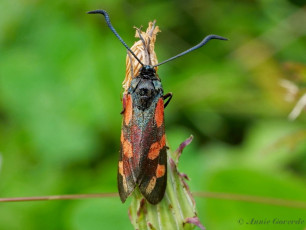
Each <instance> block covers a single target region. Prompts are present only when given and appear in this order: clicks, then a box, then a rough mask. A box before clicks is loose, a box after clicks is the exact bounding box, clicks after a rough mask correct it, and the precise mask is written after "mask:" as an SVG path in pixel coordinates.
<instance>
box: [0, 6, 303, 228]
mask: <svg viewBox="0 0 306 230" xmlns="http://www.w3.org/2000/svg"><path fill="white" fill-rule="evenodd" d="M0 8H1V14H0V157H1V160H0V161H1V166H0V167H1V169H0V197H14V196H41V195H55V194H81V193H101V192H116V191H117V185H116V173H117V159H118V154H119V139H120V138H119V136H120V126H121V115H120V114H119V112H120V111H121V108H122V105H121V101H120V95H121V93H122V87H121V83H122V81H123V79H124V75H125V56H126V51H125V49H124V47H123V46H122V45H121V44H120V43H119V41H118V40H117V39H116V38H115V37H114V35H113V34H112V33H111V32H110V30H109V29H108V28H107V27H106V23H105V22H104V20H103V18H102V16H101V15H87V14H85V13H86V11H89V10H95V9H99V8H100V9H105V10H107V11H108V12H109V14H110V16H111V19H112V22H113V25H114V26H115V28H116V29H117V31H118V32H119V34H120V35H121V36H122V37H123V38H124V40H125V41H126V42H127V44H129V45H130V46H132V44H133V42H134V41H135V38H134V34H135V31H134V29H133V26H138V27H139V26H141V25H143V26H144V27H145V28H146V26H147V23H148V22H149V21H151V20H153V19H156V20H157V24H158V25H159V26H160V29H161V30H162V33H160V34H159V35H158V37H157V42H156V53H157V55H158V59H159V60H160V61H162V60H165V59H166V58H169V57H171V56H173V55H175V54H177V53H179V52H181V51H183V50H186V49H187V48H190V47H191V46H193V45H194V44H197V43H198V42H199V41H200V40H201V39H202V38H203V37H204V36H205V35H208V34H218V35H221V36H224V37H227V38H229V39H230V40H229V41H228V42H223V41H216V40H213V41H211V42H210V43H208V44H207V45H206V46H205V47H203V48H201V49H199V50H197V51H194V52H193V53H191V54H188V55H186V56H184V57H182V58H180V59H177V60H175V61H173V62H171V63H168V64H166V65H163V66H161V67H160V68H159V76H160V77H161V79H162V83H163V86H164V90H165V92H173V94H174V97H173V99H172V101H171V103H170V105H169V106H168V107H167V109H166V111H165V123H166V134H167V137H168V141H169V145H170V147H171V149H173V150H174V149H176V148H177V147H178V145H179V144H180V143H181V142H182V141H183V140H185V139H186V138H187V137H189V135H190V134H193V135H194V141H193V143H192V144H191V145H190V146H188V148H186V150H185V151H184V153H183V155H182V158H181V161H180V165H179V169H180V170H181V171H182V172H184V173H186V174H188V175H189V177H190V178H191V181H190V182H189V185H190V187H191V190H192V191H210V192H223V193H235V194H244V195H255V196H265V197H275V198H283V199H289V200H300V201H304V202H305V201H306V196H305V194H306V185H305V179H306V154H305V153H306V142H305V140H306V130H305V128H306V123H305V122H306V113H305V112H302V113H301V115H300V116H298V117H297V119H295V120H294V121H290V120H289V119H288V115H289V114H290V112H291V110H292V109H293V108H294V106H295V104H296V103H297V101H298V100H299V98H300V97H301V96H302V95H303V94H304V93H305V92H306V90H305V86H306V84H305V82H306V67H305V63H306V55H305V49H306V39H305V36H306V23H305V22H306V10H305V1H302V0H301V1H298V0H271V1H265V0H244V1H243V0H240V1H229V0H220V1H213V0H191V1H183V0H176V1H162V0H157V1H140V0H134V1H132V0H130V1H129V0H116V1H115V0H112V1H111V0H107V1H98V0H90V1H84V0H77V1H50V0H49V1H39V0H23V1H22V0H19V1H17V0H1V2H0ZM196 201H197V206H198V214H199V217H200V219H201V220H202V222H203V224H204V226H206V228H207V229H208V230H214V229H217V230H218V229H227V230H231V229H233V230H234V229H304V227H305V226H306V215H305V209H298V208H289V207H282V206H272V205H267V204H260V203H247V202H241V201H228V200H220V199H211V198H199V197H196ZM128 203H129V200H128V201H127V202H126V204H124V205H122V204H121V202H120V200H119V198H100V199H87V200H73V201H49V202H23V203H1V204H0V229H1V230H2V229H4V230H7V229H8V230H11V229H13V230H14V229H31V230H32V229H44V230H49V229H65V230H66V229H67V230H68V229H69V230H71V229H73V230H74V229H76V230H83V229H91V230H95V229H132V225H131V224H130V223H129V219H128V215H127V208H128ZM252 218H256V219H270V220H273V219H274V218H279V219H281V220H291V219H299V218H301V219H303V220H304V224H302V225H280V224H274V225H271V224H270V225H257V226H256V225H255V226H254V225H252V226H250V225H247V224H239V223H238V221H239V220H241V219H242V220H243V221H245V222H247V221H249V220H251V219H252Z"/></svg>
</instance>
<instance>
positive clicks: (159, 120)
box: [155, 98, 164, 128]
mask: <svg viewBox="0 0 306 230" xmlns="http://www.w3.org/2000/svg"><path fill="white" fill-rule="evenodd" d="M155 121H156V125H157V128H159V127H160V126H161V125H162V124H163V123H164V101H163V99H162V98H159V100H158V102H157V105H156V109H155Z"/></svg>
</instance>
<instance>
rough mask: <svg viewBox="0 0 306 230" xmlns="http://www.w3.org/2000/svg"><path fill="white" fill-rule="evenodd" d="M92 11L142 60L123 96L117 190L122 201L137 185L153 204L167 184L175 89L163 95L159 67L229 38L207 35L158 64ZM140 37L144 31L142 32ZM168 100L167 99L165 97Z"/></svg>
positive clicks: (158, 199)
mask: <svg viewBox="0 0 306 230" xmlns="http://www.w3.org/2000/svg"><path fill="white" fill-rule="evenodd" d="M88 13H89V14H103V15H104V17H105V20H106V23H107V25H108V27H109V28H110V30H111V31H112V32H113V33H114V34H115V36H116V37H117V38H118V39H119V40H120V42H121V43H122V44H123V45H124V46H125V48H126V49H127V50H128V52H129V53H130V54H132V55H133V56H134V58H135V59H136V60H137V61H138V62H139V63H140V64H141V66H142V67H141V69H140V70H139V73H138V75H137V76H136V77H134V78H133V79H132V81H131V83H130V85H129V86H128V90H127V93H126V94H124V96H123V110H122V112H121V114H123V121H122V130H121V149H120V156H119V163H118V190H119V195H120V198H121V201H122V202H125V200H126V199H127V197H128V196H129V195H130V194H131V193H132V192H133V191H134V189H135V187H136V186H138V188H139V190H140V192H141V193H142V195H143V196H144V197H145V198H146V200H147V201H148V202H150V203H151V204H157V203H158V202H160V201H161V200H162V198H163V196H164V194H165V189H166V185H167V146H166V137H165V123H164V108H166V106H167V105H168V103H169V102H170V100H171V98H172V93H167V94H165V95H164V92H163V87H162V84H161V81H160V79H159V77H158V75H157V73H156V67H157V66H159V65H162V64H164V63H166V62H169V61H171V60H173V59H176V58H178V57H180V56H183V55H185V54H187V53H189V52H191V51H193V50H195V49H198V48H200V47H202V46H203V45H205V44H206V43H207V42H208V41H209V40H211V39H219V40H227V39H226V38H224V37H221V36H218V35H209V36H206V37H205V38H204V39H203V40H202V41H201V42H200V43H199V44H198V45H196V46H194V47H192V48H190V49H188V50H186V51H184V52H182V53H180V54H178V55H176V56H174V57H172V58H169V59H167V60H165V61H163V62H161V63H158V64H156V65H152V64H151V63H150V61H149V63H145V64H144V63H143V62H142V61H141V60H140V59H139V58H138V57H137V55H136V54H135V53H134V52H133V51H132V50H131V49H130V48H129V47H128V45H127V44H126V43H125V42H124V41H123V39H122V38H121V37H120V36H119V34H118V33H117V31H116V30H115V28H114V27H113V26H112V24H111V22H110V18H109V15H108V14H107V12H106V11H104V10H94V11H90V12H88ZM139 36H140V38H141V34H140V33H139ZM166 99H167V101H166V102H165V103H164V101H165V100H166Z"/></svg>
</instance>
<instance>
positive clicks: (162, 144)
mask: <svg viewBox="0 0 306 230" xmlns="http://www.w3.org/2000/svg"><path fill="white" fill-rule="evenodd" d="M159 144H160V148H161V149H162V148H163V147H164V146H165V145H166V136H165V134H164V135H163V136H162V138H161V139H160V142H159Z"/></svg>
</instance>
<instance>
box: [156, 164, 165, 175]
mask: <svg viewBox="0 0 306 230" xmlns="http://www.w3.org/2000/svg"><path fill="white" fill-rule="evenodd" d="M165 173H166V167H165V166H164V165H160V164H158V165H157V168H156V177H157V178H160V177H162V176H164V175H165Z"/></svg>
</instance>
